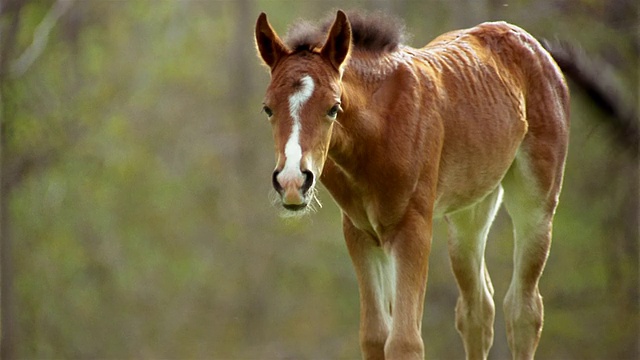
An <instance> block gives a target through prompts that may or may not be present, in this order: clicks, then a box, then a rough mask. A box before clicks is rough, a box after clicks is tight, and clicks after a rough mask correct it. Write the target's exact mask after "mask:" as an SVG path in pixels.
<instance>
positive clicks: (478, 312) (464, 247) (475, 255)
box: [446, 187, 502, 359]
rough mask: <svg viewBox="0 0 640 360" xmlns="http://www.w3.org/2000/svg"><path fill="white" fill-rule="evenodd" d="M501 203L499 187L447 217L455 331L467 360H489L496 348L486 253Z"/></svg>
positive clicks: (491, 292) (491, 290) (491, 288)
mask: <svg viewBox="0 0 640 360" xmlns="http://www.w3.org/2000/svg"><path fill="white" fill-rule="evenodd" d="M501 202H502V188H500V187H498V188H497V189H496V190H495V191H494V192H493V193H491V194H489V195H488V196H487V197H486V198H485V199H484V200H482V201H481V202H480V203H478V204H476V205H475V206H473V207H472V208H469V209H465V210H462V211H459V212H456V213H454V214H451V215H448V216H447V217H446V220H447V223H448V225H449V256H450V258H451V267H452V269H453V273H454V275H455V277H456V281H457V283H458V289H459V290H460V297H459V298H458V303H457V305H456V328H457V329H458V332H459V333H460V336H461V337H462V341H463V343H464V348H465V352H466V354H467V359H486V358H487V356H488V355H489V349H490V348H491V345H492V344H493V320H494V315H495V305H494V302H493V286H492V285H491V280H490V278H489V273H488V272H487V268H486V265H485V261H484V250H485V244H486V241H487V235H488V233H489V228H490V227H491V223H492V222H493V219H494V217H495V215H496V212H497V211H498V208H499V207H500V204H501Z"/></svg>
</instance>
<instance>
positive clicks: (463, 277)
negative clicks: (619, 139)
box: [255, 11, 569, 359]
mask: <svg viewBox="0 0 640 360" xmlns="http://www.w3.org/2000/svg"><path fill="white" fill-rule="evenodd" d="M400 28H401V26H398V24H397V22H394V21H393V20H389V19H388V18H385V17H381V16H379V15H378V16H371V15H369V16H367V15H363V14H359V13H353V14H350V15H349V17H347V15H346V14H345V13H344V12H342V11H338V13H337V16H336V17H335V20H333V21H329V22H326V23H325V24H324V25H319V26H313V25H309V24H306V25H300V26H297V27H294V28H293V30H292V31H291V32H290V34H289V36H288V37H287V38H286V41H283V40H281V39H280V37H278V35H277V34H276V33H275V31H274V30H273V28H272V27H271V26H270V24H269V22H268V21H267V17H266V15H265V14H264V13H263V14H260V16H259V18H258V21H257V25H256V34H255V36H256V43H257V47H258V51H259V54H260V57H261V58H262V60H263V61H264V63H265V64H266V65H267V66H268V67H269V68H270V72H271V82H270V84H269V86H268V88H267V91H266V96H265V99H264V111H265V113H266V115H267V116H268V118H269V121H270V123H271V126H272V129H273V137H274V140H275V153H276V158H277V162H276V168H275V171H274V173H273V178H272V181H273V186H274V188H275V190H276V191H277V193H278V198H279V199H280V200H281V203H282V205H283V206H284V208H285V209H287V211H290V212H295V213H297V214H299V213H303V212H305V210H307V209H308V208H309V205H310V203H311V202H312V201H313V200H314V198H315V190H314V189H315V187H316V182H317V179H320V180H321V181H322V183H323V184H324V186H325V187H326V188H327V189H328V191H329V192H330V193H331V195H332V197H333V198H334V199H335V201H336V202H337V203H338V205H339V206H340V208H341V210H342V222H343V228H344V236H345V239H346V242H347V247H348V249H349V254H350V256H351V259H352V260H353V265H354V267H355V270H356V274H357V278H358V284H359V290H360V306H361V308H360V318H361V319H360V345H361V348H362V352H363V357H364V358H366V359H422V358H423V357H424V345H423V341H422V337H421V320H422V312H423V302H424V295H425V290H426V284H427V270H428V259H429V251H430V247H431V233H432V222H433V219H434V218H440V217H443V218H444V219H445V220H446V222H447V224H448V226H449V234H450V236H449V254H450V259H451V265H452V268H453V272H454V274H455V278H456V280H457V284H458V287H459V290H460V297H459V299H458V303H457V306H456V328H457V329H458V332H459V333H460V336H461V337H462V340H463V342H464V347H465V351H466V354H467V358H469V359H484V358H487V356H488V353H489V349H490V347H491V345H492V342H493V321H494V314H495V306H494V301H493V287H492V285H491V280H490V278H489V274H488V272H487V268H486V265H485V261H484V250H485V244H486V240H487V234H488V232H489V227H490V225H491V223H492V221H493V219H494V217H495V215H496V212H497V210H498V208H499V206H500V204H501V203H502V202H503V200H504V203H505V205H506V208H507V211H508V213H509V215H510V216H511V218H512V222H513V226H514V238H515V250H514V255H513V258H514V270H513V277H512V280H511V284H510V286H509V290H508V291H507V294H506V298H505V302H504V312H505V318H506V323H507V324H506V326H507V336H508V341H509V346H510V348H511V351H512V354H513V357H514V358H517V359H529V358H533V356H534V352H535V350H536V347H537V345H538V341H539V339H540V334H541V330H542V323H543V305H542V297H541V296H540V292H539V290H538V281H539V279H540V276H541V274H542V271H543V268H544V265H545V262H546V259H547V256H548V254H549V247H550V244H551V226H552V220H553V216H554V213H555V209H556V206H557V205H558V197H559V194H560V188H561V185H562V176H563V169H564V162H565V157H566V153H567V143H568V131H569V93H568V89H567V85H566V83H565V81H564V78H563V75H562V73H561V72H560V70H559V68H558V66H557V65H556V64H555V62H554V61H553V59H552V58H551V56H550V55H549V54H548V53H547V52H546V51H545V50H544V49H543V48H542V46H541V45H540V44H539V43H538V42H537V41H536V40H535V39H534V38H533V37H532V36H531V35H529V34H527V33H526V32H525V31H523V30H522V29H520V28H518V27H516V26H513V25H509V24H507V23H504V22H494V23H484V24H481V25H478V26H476V27H474V28H471V29H467V30H460V31H454V32H449V33H447V34H444V35H442V36H440V37H438V38H436V39H435V40H433V41H432V42H431V43H429V44H428V45H426V46H425V47H423V48H420V49H414V48H411V47H408V46H406V45H403V44H402V42H401V41H402V37H401V32H400V31H399V30H398V29H400ZM503 195H504V197H503Z"/></svg>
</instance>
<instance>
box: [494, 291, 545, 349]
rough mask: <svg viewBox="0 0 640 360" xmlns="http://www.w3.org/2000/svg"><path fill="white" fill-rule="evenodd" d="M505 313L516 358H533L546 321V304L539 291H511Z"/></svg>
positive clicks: (508, 332)
mask: <svg viewBox="0 0 640 360" xmlns="http://www.w3.org/2000/svg"><path fill="white" fill-rule="evenodd" d="M504 313H505V320H506V325H507V339H508V342H509V347H510V348H511V351H512V353H513V356H514V358H518V359H529V358H533V354H534V353H535V350H536V348H537V346H538V342H539V341H540V335H541V333H542V326H543V322H544V306H543V303H542V296H540V293H539V291H538V290H537V289H536V290H535V291H534V292H532V293H529V294H523V293H520V294H518V293H516V292H515V291H510V292H509V293H508V294H507V297H506V298H505V302H504Z"/></svg>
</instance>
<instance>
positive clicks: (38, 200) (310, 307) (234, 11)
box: [0, 0, 640, 359]
mask: <svg viewBox="0 0 640 360" xmlns="http://www.w3.org/2000/svg"><path fill="white" fill-rule="evenodd" d="M638 6H639V5H638V2H637V1H634V0H615V1H604V0H553V1H534V0H518V1H496V0H481V1H472V0H458V1H444V0H443V1H435V0H430V1H414V0H404V1H400V0H398V1H393V2H391V1H389V2H387V1H381V0H378V1H374V0H370V1H335V0H327V1H320V0H317V1H293V0H292V1H267V0H235V1H204V0H202V1H196V0H193V1H188V0H182V1H178V0H173V1H172V0H160V1H158V0H154V1H152V0H130V1H124V0H123V1H116V0H112V1H109V0H77V1H70V0H58V1H52V0H3V1H2V2H0V40H1V42H0V55H1V56H0V91H1V92H0V104H1V109H0V110H1V111H0V114H1V121H2V128H1V151H2V153H1V155H2V167H1V179H2V193H1V195H2V198H1V199H2V201H1V202H2V223H1V225H2V227H1V230H2V248H1V251H2V294H1V295H2V308H1V311H2V328H1V331H2V338H3V341H2V355H3V358H5V359H10V358H30V359H35V358H212V359H338V358H342V359H355V358H359V356H360V355H359V348H358V316H359V315H358V314H359V313H358V290H357V284H356V280H355V276H354V272H353V270H352V267H351V263H350V260H349V258H348V254H347V250H346V247H345V245H344V242H343V240H342V235H341V226H340V215H339V210H338V209H337V207H336V206H335V205H334V204H333V202H332V201H331V200H330V198H329V195H328V194H327V193H326V191H321V193H320V198H321V199H322V200H323V203H324V207H323V208H322V209H320V211H319V212H318V213H316V214H313V215H312V216H309V217H307V218H304V219H302V220H299V221H283V220H282V219H280V218H279V217H278V210H277V209H275V208H273V207H272V206H271V204H270V201H269V197H268V194H269V191H270V187H271V182H270V173H271V171H272V169H273V166H274V159H273V154H272V148H273V147H272V146H273V145H272V139H271V130H270V126H269V124H268V122H267V121H266V120H265V116H264V115H263V114H261V113H260V110H261V101H262V96H263V94H264V89H265V87H266V85H267V83H268V79H269V76H268V72H267V70H266V69H265V68H264V67H262V66H261V64H260V62H259V61H258V58H257V57H256V52H255V47H254V40H253V27H254V24H255V19H256V18H257V15H258V14H259V12H260V11H265V12H267V13H268V15H269V19H270V21H271V23H272V25H273V26H274V27H275V28H276V29H277V31H278V32H279V33H280V34H283V33H284V32H285V30H286V28H287V25H288V24H290V23H291V22H293V21H294V20H295V19H297V18H300V17H302V18H307V19H312V20H314V19H319V18H324V17H325V16H326V15H327V14H331V13H332V12H333V10H335V9H336V8H345V9H353V8H359V9H370V10H375V9H379V10H383V11H385V12H389V13H393V14H396V15H397V16H399V17H400V18H402V19H404V20H405V22H406V27H407V30H408V32H409V33H411V34H412V35H413V36H412V38H411V40H410V42H409V43H408V44H410V45H412V46H416V47H419V46H422V45H424V44H426V43H427V42H428V41H430V40H431V39H432V38H434V37H435V36H437V35H439V34H441V33H443V32H446V31H449V30H452V29H455V28H461V27H468V26H472V25H475V24H477V23H479V22H482V21H486V20H506V21H509V22H512V23H514V24H517V25H519V26H521V27H523V28H525V29H527V30H528V31H530V32H531V33H532V34H534V35H535V36H537V37H539V38H547V39H551V40H554V39H559V40H565V41H568V42H570V43H572V44H574V45H576V46H578V47H579V48H580V49H581V50H580V53H581V54H583V55H585V56H587V57H589V58H590V59H592V60H593V63H594V64H596V65H597V66H596V68H597V69H598V73H599V76H600V77H602V78H606V79H608V81H609V82H610V83H612V84H615V86H616V87H617V88H618V89H619V90H620V91H619V93H620V94H621V96H622V98H623V100H624V101H626V102H628V103H629V104H637V102H638V99H639V98H638V79H639V70H638V67H639V65H640V63H639V61H638V58H639V53H640V36H639V34H640V33H639V28H638ZM570 85H571V87H572V109H571V111H572V130H571V145H570V151H569V156H568V161H567V168H566V176H565V185H564V191H563V193H562V197H561V202H560V207H559V209H558V212H557V216H556V221H555V226H554V242H553V246H552V249H551V255H550V258H549V261H548V265H547V268H546V271H545V274H544V276H543V279H542V282H541V292H542V294H543V296H544V299H545V310H546V321H545V328H544V332H543V335H542V340H541V343H540V347H539V349H538V354H537V355H538V356H537V357H538V358H539V359H637V358H638V357H639V355H640V354H639V344H638V339H639V337H638V334H639V333H640V331H639V327H638V325H639V323H640V317H639V297H638V287H639V279H638V273H639V269H638V257H639V250H638V193H639V192H638V191H639V190H638V184H639V179H638V148H637V143H636V144H635V146H634V145H633V144H631V146H630V145H629V144H628V143H625V142H622V141H621V140H620V136H619V133H620V131H617V132H616V129H615V127H614V126H613V125H612V118H611V117H610V116H609V115H608V114H607V113H606V112H603V111H602V110H601V109H600V108H599V107H598V106H596V105H595V104H594V103H593V102H592V101H590V98H589V97H588V96H587V95H588V93H587V92H585V91H583V90H582V89H581V88H580V87H579V86H576V83H574V82H570ZM618 130H619V129H618ZM623 130H624V129H623ZM512 251H513V245H512V235H511V224H510V220H509V218H508V216H507V215H506V213H505V212H504V211H503V210H501V211H500V213H499V215H498V218H497V220H496V223H495V225H494V228H493V230H492V232H491V234H490V240H489V243H488V248H487V261H488V267H489V270H490V272H491V275H492V279H493V282H494V285H495V288H496V306H497V308H498V309H501V307H502V298H503V296H504V294H505V292H506V288H507V286H508V283H509V280H510V274H511V266H512V255H511V253H512ZM456 298H457V288H456V285H455V282H454V279H453V276H452V274H451V270H450V265H449V260H448V256H447V252H446V229H445V228H444V226H443V224H442V223H441V222H437V225H436V231H435V235H434V239H433V251H432V254H431V263H430V277H429V285H428V290H427V297H426V304H425V315H424V321H423V330H422V332H423V337H424V338H425V343H426V352H427V356H428V357H429V358H433V359H450V358H458V359H459V358H463V356H464V355H463V348H462V343H461V341H460V339H459V338H458V335H457V333H456V332H455V328H454V306H455V303H456ZM495 329H496V337H495V344H494V347H493V349H492V352H491V354H490V357H491V359H505V358H508V357H509V352H508V347H507V344H506V337H505V331H504V323H503V316H502V312H501V311H500V310H498V311H497V319H496V327H495Z"/></svg>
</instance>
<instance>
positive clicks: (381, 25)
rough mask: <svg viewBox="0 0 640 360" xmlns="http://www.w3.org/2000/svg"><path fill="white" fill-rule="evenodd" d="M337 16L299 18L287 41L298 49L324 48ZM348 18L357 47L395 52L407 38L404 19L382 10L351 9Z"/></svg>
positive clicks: (354, 44)
mask: <svg viewBox="0 0 640 360" xmlns="http://www.w3.org/2000/svg"><path fill="white" fill-rule="evenodd" d="M334 17H335V15H332V16H328V17H326V18H325V19H324V20H322V21H320V22H319V23H312V22H309V21H306V20H298V21H296V22H295V23H293V24H292V25H291V26H290V27H289V30H288V31H287V35H285V38H284V41H285V44H286V45H287V46H288V47H289V48H290V49H292V50H293V51H294V52H298V51H304V50H306V51H313V50H314V49H318V48H321V47H322V45H324V42H325V40H326V36H327V32H328V31H329V29H330V28H331V25H332V24H333V19H334ZM347 17H348V18H349V22H350V23H351V41H352V42H351V45H352V48H353V49H356V50H366V51H370V52H378V53H384V52H392V51H394V50H396V49H397V48H398V46H399V45H401V44H402V43H403V41H404V40H405V31H404V30H405V25H404V22H403V21H402V20H401V19H399V18H396V17H394V16H391V15H388V14H385V13H383V12H381V11H378V12H373V13H366V12H362V11H348V12H347Z"/></svg>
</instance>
